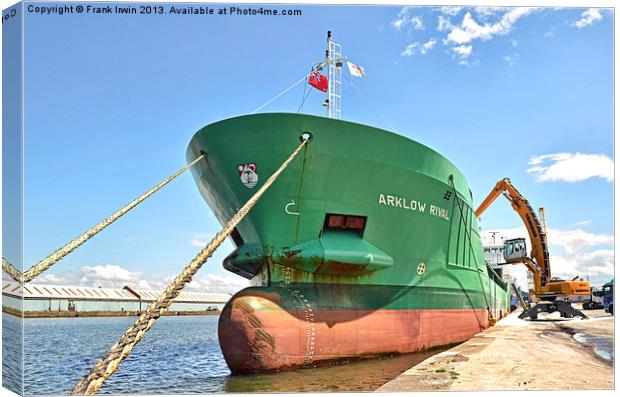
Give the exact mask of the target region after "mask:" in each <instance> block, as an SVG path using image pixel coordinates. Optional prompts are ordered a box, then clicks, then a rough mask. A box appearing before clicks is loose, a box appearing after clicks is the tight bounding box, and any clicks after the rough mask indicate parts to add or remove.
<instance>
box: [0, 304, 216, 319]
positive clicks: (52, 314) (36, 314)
mask: <svg viewBox="0 0 620 397" xmlns="http://www.w3.org/2000/svg"><path fill="white" fill-rule="evenodd" d="M2 312H3V313H6V314H10V315H12V316H15V317H19V318H71V317H138V316H139V315H140V314H141V313H140V312H138V311H84V312H69V311H29V312H22V311H20V310H16V309H13V308H11V307H5V306H3V307H2ZM163 315H164V316H219V315H220V311H219V310H208V311H191V310H190V311H187V310H186V311H165V312H164V313H163Z"/></svg>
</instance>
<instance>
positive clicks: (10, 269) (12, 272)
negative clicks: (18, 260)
mask: <svg viewBox="0 0 620 397" xmlns="http://www.w3.org/2000/svg"><path fill="white" fill-rule="evenodd" d="M2 270H4V271H5V272H6V273H7V274H8V275H9V276H11V278H12V279H13V280H15V281H17V282H18V283H21V282H22V273H21V272H20V271H19V270H17V269H16V268H15V266H13V265H11V263H10V262H9V261H7V260H6V259H4V257H2Z"/></svg>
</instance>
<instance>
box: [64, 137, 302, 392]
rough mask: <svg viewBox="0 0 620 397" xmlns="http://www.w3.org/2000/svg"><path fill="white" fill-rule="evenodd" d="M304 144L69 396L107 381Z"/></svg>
mask: <svg viewBox="0 0 620 397" xmlns="http://www.w3.org/2000/svg"><path fill="white" fill-rule="evenodd" d="M307 142H308V140H307V139H306V138H304V139H302V142H301V144H300V145H299V147H297V149H295V151H294V152H293V153H292V154H291V155H290V156H289V157H288V158H287V159H286V160H285V161H284V163H282V165H281V166H280V168H278V169H277V170H276V172H274V173H273V175H271V176H270V177H269V179H267V180H266V181H265V184H264V185H263V186H261V188H260V189H258V191H257V192H256V193H255V194H254V195H253V196H252V197H251V198H250V199H249V200H248V201H247V202H246V203H245V204H244V205H243V207H241V209H240V210H239V211H238V212H237V213H236V214H235V215H234V216H233V217H232V218H231V219H230V220H229V221H228V223H227V224H226V225H225V226H224V227H223V228H222V230H220V231H219V232H218V233H217V234H216V235H215V237H213V239H212V240H211V241H210V242H209V244H207V245H206V246H205V247H204V248H203V249H202V250H201V251H200V252H199V253H198V255H196V257H195V258H194V259H192V261H191V262H190V263H189V264H188V265H187V266H186V267H185V268H184V269H183V271H182V272H181V274H179V275H178V276H177V277H176V278H175V279H174V281H173V282H172V283H171V284H170V285H169V286H168V288H166V290H165V291H164V292H162V293H161V294H160V295H159V296H158V297H157V299H156V300H155V301H153V302H152V303H151V304H150V305H149V306H148V307H147V309H146V311H145V312H144V313H143V314H142V315H141V316H140V317H139V318H138V320H136V322H135V323H133V325H132V326H131V327H129V329H127V331H125V334H124V335H123V336H122V337H121V339H120V340H119V341H118V342H116V343H115V344H114V346H112V347H111V348H110V350H109V351H108V353H107V354H106V356H105V357H104V358H102V359H101V360H99V361H97V363H96V364H95V365H94V367H93V368H92V369H91V371H90V372H89V373H88V375H86V376H85V377H84V378H82V380H81V381H80V382H79V383H78V384H77V385H75V387H74V388H73V390H72V391H71V394H86V395H92V394H95V393H96V392H97V390H99V388H100V387H101V386H102V385H103V382H105V380H106V379H108V378H109V377H110V376H111V375H112V374H113V373H114V372H116V370H117V369H118V366H119V365H120V363H121V361H123V360H124V359H125V358H126V357H127V356H128V355H129V354H130V353H131V350H132V349H133V348H134V346H135V345H136V344H137V343H138V342H140V340H142V338H143V337H144V335H145V333H146V332H147V331H148V330H149V329H150V328H151V327H152V326H153V324H155V321H157V319H159V317H161V315H162V313H163V312H164V311H165V310H166V309H167V308H168V307H169V306H170V304H171V303H172V300H173V299H174V298H176V297H177V296H178V295H179V294H180V293H181V290H182V289H183V288H184V287H185V286H186V285H187V284H188V283H189V282H190V281H192V277H194V275H195V274H196V272H197V271H198V270H200V268H201V267H202V265H203V264H204V263H205V262H206V261H207V259H209V257H210V256H211V255H212V254H213V252H214V251H215V250H216V249H217V248H218V247H219V246H220V245H221V244H222V242H223V241H224V240H225V239H226V238H227V237H228V235H229V234H230V233H232V231H233V229H234V228H235V227H236V226H237V224H239V222H241V220H242V219H243V218H244V217H245V216H246V215H247V213H248V212H249V211H250V209H252V207H253V206H254V204H256V202H257V201H258V200H259V199H260V198H261V196H262V195H263V193H265V191H266V190H267V189H268V188H269V187H270V186H271V185H272V184H273V182H275V180H276V179H277V178H278V177H279V176H280V174H281V173H282V172H283V171H284V170H285V169H286V167H287V166H288V165H289V164H290V162H291V161H293V159H294V158H295V156H297V154H298V153H299V152H300V151H301V149H302V148H303V147H304V145H305V144H306V143H307Z"/></svg>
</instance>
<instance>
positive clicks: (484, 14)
mask: <svg viewBox="0 0 620 397" xmlns="http://www.w3.org/2000/svg"><path fill="white" fill-rule="evenodd" d="M508 9H510V8H509V7H475V8H474V10H475V11H476V14H477V15H478V16H479V17H480V18H481V19H487V18H489V17H491V16H494V15H496V14H497V13H499V12H500V11H505V10H508Z"/></svg>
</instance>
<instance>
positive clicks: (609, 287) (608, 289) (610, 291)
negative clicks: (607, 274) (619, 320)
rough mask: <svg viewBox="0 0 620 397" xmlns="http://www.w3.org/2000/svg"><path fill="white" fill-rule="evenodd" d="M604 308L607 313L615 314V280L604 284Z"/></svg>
mask: <svg viewBox="0 0 620 397" xmlns="http://www.w3.org/2000/svg"><path fill="white" fill-rule="evenodd" d="M603 308H604V309H605V313H609V314H611V315H612V316H613V315H614V280H613V279H612V280H611V281H610V282H608V283H606V284H605V285H603Z"/></svg>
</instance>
